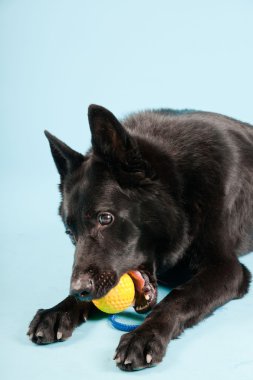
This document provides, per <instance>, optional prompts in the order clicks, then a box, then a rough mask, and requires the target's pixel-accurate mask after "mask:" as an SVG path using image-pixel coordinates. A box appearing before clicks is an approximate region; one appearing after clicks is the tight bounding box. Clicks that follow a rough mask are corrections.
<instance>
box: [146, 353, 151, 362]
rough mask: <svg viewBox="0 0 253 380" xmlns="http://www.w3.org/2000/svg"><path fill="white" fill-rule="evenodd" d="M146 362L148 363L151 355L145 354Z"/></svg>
mask: <svg viewBox="0 0 253 380" xmlns="http://www.w3.org/2000/svg"><path fill="white" fill-rule="evenodd" d="M146 362H147V363H148V364H150V363H151V362H152V355H150V354H147V355H146Z"/></svg>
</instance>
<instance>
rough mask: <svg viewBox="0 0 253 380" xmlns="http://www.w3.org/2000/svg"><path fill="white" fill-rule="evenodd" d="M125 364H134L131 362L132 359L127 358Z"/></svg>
mask: <svg viewBox="0 0 253 380" xmlns="http://www.w3.org/2000/svg"><path fill="white" fill-rule="evenodd" d="M124 364H125V365H127V364H132V362H131V360H129V359H126V360H125V361H124Z"/></svg>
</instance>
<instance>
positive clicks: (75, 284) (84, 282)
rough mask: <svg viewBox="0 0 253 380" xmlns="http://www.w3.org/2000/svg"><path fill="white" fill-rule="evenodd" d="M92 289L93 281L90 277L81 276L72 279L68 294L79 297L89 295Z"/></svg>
mask: <svg viewBox="0 0 253 380" xmlns="http://www.w3.org/2000/svg"><path fill="white" fill-rule="evenodd" d="M93 290H94V282H93V280H92V279H91V278H89V277H86V276H83V277H81V278H78V279H77V280H74V281H72V283H71V288H70V294H71V295H77V296H81V297H86V296H89V295H90V294H91V293H92V291H93Z"/></svg>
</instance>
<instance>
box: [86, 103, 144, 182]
mask: <svg viewBox="0 0 253 380" xmlns="http://www.w3.org/2000/svg"><path fill="white" fill-rule="evenodd" d="M88 118H89V124H90V129H91V136H92V140H91V141H92V147H93V150H94V152H95V154H97V155H98V156H100V157H101V158H102V159H103V160H104V162H106V163H107V164H108V165H109V166H110V167H111V168H112V169H113V170H114V172H115V173H116V174H117V177H118V180H120V179H121V181H120V182H121V183H122V178H123V177H124V176H125V175H126V174H127V180H128V182H130V181H131V180H132V181H134V182H136V181H137V180H138V181H140V180H143V179H144V178H146V176H147V169H148V166H147V163H146V162H145V161H144V160H143V159H142V157H141V153H140V151H139V148H138V144H137V142H136V141H135V139H134V138H132V137H131V136H130V135H129V133H128V132H127V131H126V130H125V128H124V127H123V126H122V124H121V123H120V122H119V121H118V119H117V118H116V117H115V116H114V115H113V114H112V113H111V112H110V111H108V110H107V109H106V108H104V107H101V106H97V105H93V104H92V105H90V106H89V109H88ZM124 173H125V175H124ZM130 174H131V176H130ZM119 177H121V178H119Z"/></svg>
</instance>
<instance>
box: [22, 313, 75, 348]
mask: <svg viewBox="0 0 253 380" xmlns="http://www.w3.org/2000/svg"><path fill="white" fill-rule="evenodd" d="M75 326H76V325H75V321H74V320H73V318H72V316H71V314H70V313H69V312H68V311H57V310H53V309H48V310H44V309H39V310H38V311H37V313H36V314H35V316H34V318H33V320H32V322H31V323H30V325H29V329H28V332H27V335H29V337H30V339H31V340H32V341H33V342H34V343H37V344H46V343H53V342H57V341H62V340H65V339H67V338H69V337H70V336H71V335H72V332H73V330H74V328H75Z"/></svg>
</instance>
